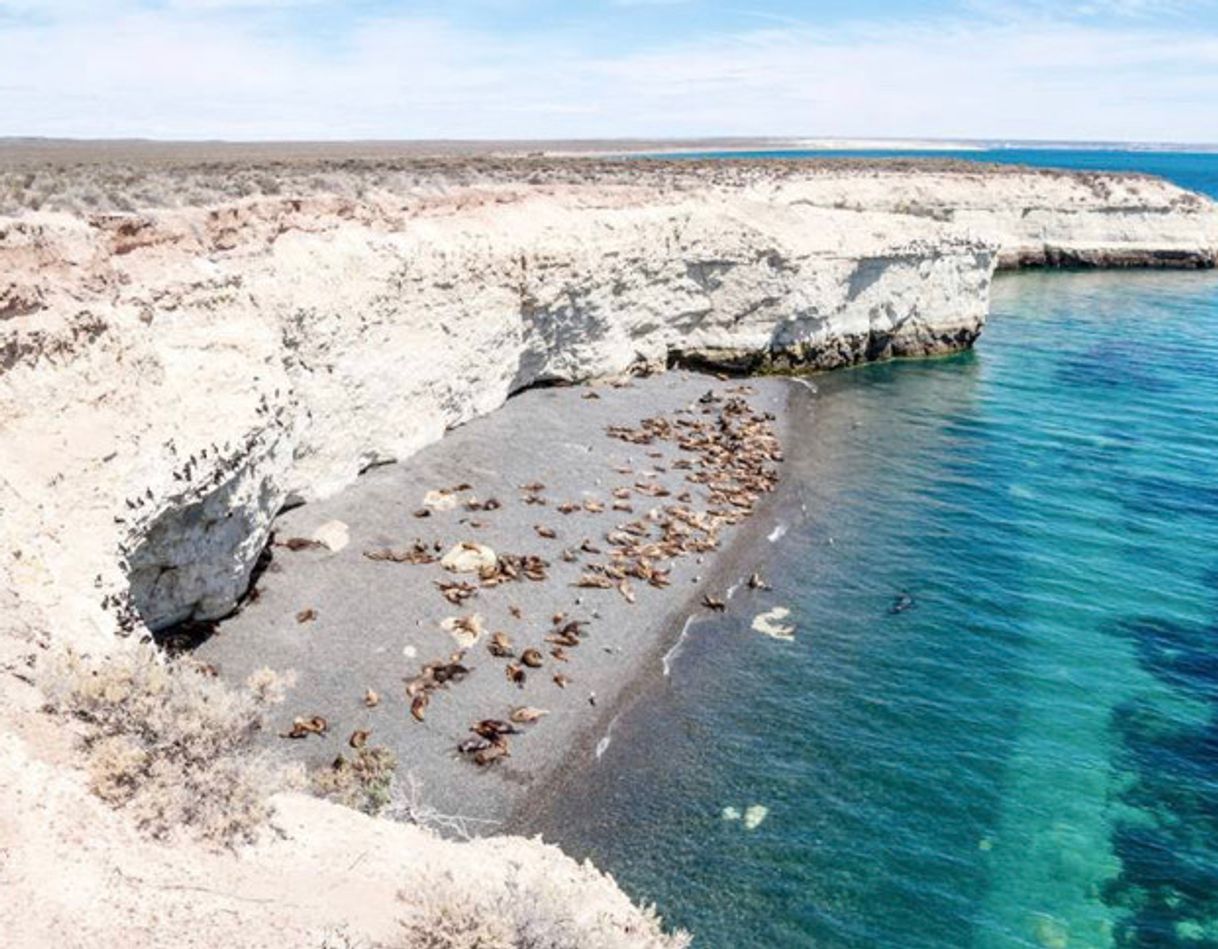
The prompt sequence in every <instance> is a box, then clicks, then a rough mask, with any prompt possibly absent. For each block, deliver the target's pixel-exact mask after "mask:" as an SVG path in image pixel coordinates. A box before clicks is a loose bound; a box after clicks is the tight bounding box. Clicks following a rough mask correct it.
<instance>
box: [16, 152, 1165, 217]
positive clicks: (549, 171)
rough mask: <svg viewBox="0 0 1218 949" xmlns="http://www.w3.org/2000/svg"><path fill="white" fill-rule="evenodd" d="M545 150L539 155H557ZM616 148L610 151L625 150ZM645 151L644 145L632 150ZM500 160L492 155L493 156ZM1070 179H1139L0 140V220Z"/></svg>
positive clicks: (1101, 187) (878, 166) (963, 165)
mask: <svg viewBox="0 0 1218 949" xmlns="http://www.w3.org/2000/svg"><path fill="white" fill-rule="evenodd" d="M558 144H559V143H550V145H549V146H547V147H556V146H557V145H558ZM629 145H630V143H626V142H618V143H615V144H612V145H610V146H609V148H610V150H611V151H612V150H615V149H619V148H620V149H626V148H628V147H629ZM634 145H635V146H642V145H643V143H634ZM496 152H498V154H497V153H496ZM826 171H827V172H832V173H847V172H858V173H865V174H870V175H873V174H876V173H886V172H896V173H910V172H917V173H964V174H969V175H978V174H985V175H1005V174H1034V175H1043V176H1052V177H1062V176H1069V177H1073V178H1076V179H1078V180H1080V181H1081V182H1082V183H1083V184H1085V185H1087V186H1088V187H1090V188H1092V190H1093V191H1095V193H1096V194H1097V196H1100V197H1104V196H1105V194H1106V191H1107V189H1108V187H1109V185H1108V183H1109V181H1111V180H1112V179H1114V178H1122V179H1125V180H1133V179H1135V178H1141V179H1145V178H1146V176H1144V175H1138V174H1136V173H1121V172H1116V173H1111V174H1110V173H1104V174H1103V175H1099V174H1095V173H1091V172H1062V171H1058V170H1054V169H1044V168H1037V169H1030V168H1021V167H1019V166H1015V165H987V164H983V163H979V162H966V161H960V160H954V159H944V158H884V159H866V158H818V159H792V160H784V159H731V160H710V161H705V160H697V159H678V160H664V159H659V158H647V159H640V158H635V159H626V158H614V159H606V158H601V157H597V156H595V155H587V156H583V157H560V156H545V155H540V154H537V153H535V151H534V149H533V148H530V147H528V146H527V145H525V143H516V145H515V147H513V145H512V143H501V145H500V146H495V145H491V144H483V145H471V146H469V147H462V146H460V145H458V144H457V143H431V144H430V145H427V144H421V145H411V144H410V143H396V144H394V143H381V144H379V145H378V144H376V143H356V142H347V143H328V144H321V143H313V144H309V143H295V144H293V143H278V144H275V143H264V144H250V145H246V146H240V145H233V144H229V145H219V144H213V145H208V144H205V143H122V142H113V143H41V144H39V143H26V144H22V143H14V142H12V141H7V142H6V141H4V140H0V214H4V215H17V214H20V213H21V212H23V211H38V210H45V211H66V212H70V213H75V214H82V215H88V214H93V213H116V212H117V213H129V212H133V211H142V210H151V209H155V208H175V207H191V206H195V207H209V206H216V205H223V204H230V203H232V202H234V201H238V200H241V199H245V198H258V197H262V198H268V197H274V196H282V197H304V196H310V195H337V196H341V197H343V198H348V199H351V200H360V199H363V198H366V197H368V196H370V195H372V194H377V193H380V194H384V195H389V196H393V197H395V198H406V199H411V198H413V199H416V200H419V201H426V200H428V199H430V198H434V197H436V196H438V195H443V194H446V193H448V192H450V191H451V190H452V189H453V188H460V187H477V186H486V187H491V188H494V187H497V186H504V185H511V186H521V185H525V184H527V185H530V186H539V187H555V186H557V187H561V186H568V185H584V184H589V183H595V184H596V185H598V186H611V185H614V184H617V185H624V186H637V185H643V186H647V187H653V188H659V189H661V190H677V191H680V190H685V189H688V188H705V187H715V186H721V187H738V186H740V185H742V184H747V183H749V182H752V181H773V180H774V179H776V178H782V177H787V176H793V177H803V176H806V175H808V174H812V173H817V172H826Z"/></svg>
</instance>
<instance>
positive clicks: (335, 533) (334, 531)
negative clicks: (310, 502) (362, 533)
mask: <svg viewBox="0 0 1218 949" xmlns="http://www.w3.org/2000/svg"><path fill="white" fill-rule="evenodd" d="M313 540H315V541H317V542H319V543H322V544H325V545H326V547H328V548H329V549H330V550H332V551H334V552H335V553H338V551H340V550H342V549H343V548H344V547H346V546H347V544H349V543H350V542H351V532H350V531H349V530H348V528H347V525H346V524H345V523H344V522H343V521H337V520H335V521H326V522H325V523H324V524H322V525H321V527H319V528H317V530H315V531H313Z"/></svg>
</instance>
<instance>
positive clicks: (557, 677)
mask: <svg viewBox="0 0 1218 949" xmlns="http://www.w3.org/2000/svg"><path fill="white" fill-rule="evenodd" d="M570 681H571V679H570V678H569V677H568V676H565V675H563V674H562V673H561V672H556V673H555V674H554V684H555V685H556V686H558V687H559V688H560V689H565V688H566V687H567V683H568V682H570Z"/></svg>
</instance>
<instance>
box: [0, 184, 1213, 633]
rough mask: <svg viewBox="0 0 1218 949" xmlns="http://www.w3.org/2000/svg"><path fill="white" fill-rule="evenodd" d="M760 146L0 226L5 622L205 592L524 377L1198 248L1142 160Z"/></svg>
mask: <svg viewBox="0 0 1218 949" xmlns="http://www.w3.org/2000/svg"><path fill="white" fill-rule="evenodd" d="M758 167H759V166H745V167H744V170H741V171H740V172H739V174H738V175H737V176H736V178H735V180H734V181H733V182H731V183H728V184H725V183H724V182H723V181H722V180H719V179H716V180H713V181H710V182H708V183H706V184H701V183H700V182H699V178H698V175H697V174H696V173H695V172H690V173H689V174H687V175H686V176H685V177H683V178H681V179H680V180H679V181H678V186H675V187H674V186H672V184H671V183H669V184H668V185H667V186H664V187H660V186H658V185H656V184H654V183H648V182H646V181H643V182H639V181H631V180H622V181H616V182H608V183H596V182H593V183H586V184H551V185H545V186H528V185H521V184H512V183H503V182H487V183H485V184H481V185H479V184H469V185H465V186H462V187H459V188H452V189H449V191H448V193H446V194H442V195H439V196H436V195H435V194H430V195H427V196H419V195H406V196H403V195H401V194H397V193H392V192H385V191H383V192H375V193H371V194H369V195H366V196H365V197H364V198H363V199H362V200H351V199H347V198H344V197H337V196H332V195H330V196H328V195H317V194H313V195H302V196H300V197H288V198H264V199H256V200H250V201H246V202H241V203H237V204H230V205H225V206H220V207H213V208H191V207H187V208H179V209H168V210H159V211H149V212H144V213H139V214H125V215H98V216H94V217H91V218H90V217H82V216H76V215H69V214H62V213H47V212H40V213H36V214H25V215H22V216H19V217H14V218H8V219H4V220H2V221H0V273H2V274H3V278H2V279H0V331H2V332H3V344H2V348H0V523H3V525H4V528H3V529H4V545H3V550H2V551H0V558H2V559H0V588H2V589H3V590H4V591H5V592H4V597H5V601H6V602H4V603H0V606H3V607H4V609H3V611H2V614H0V615H3V616H4V620H3V623H4V626H5V627H6V628H7V629H9V630H10V631H12V630H15V631H17V632H19V633H25V634H26V635H28V636H35V637H46V636H48V635H51V636H53V637H56V638H59V639H60V640H64V641H71V642H74V643H77V644H80V645H94V646H104V645H105V643H106V642H107V641H109V639H110V637H112V635H113V634H114V632H115V631H116V630H122V631H128V632H129V631H131V630H134V629H142V628H143V627H144V626H145V625H146V626H148V627H152V628H159V627H163V626H165V625H168V624H172V623H174V622H177V621H180V620H184V619H188V618H196V619H206V618H213V617H218V616H222V615H223V614H224V613H226V612H227V611H229V610H231V609H232V607H233V605H234V604H235V603H236V601H237V598H238V597H239V596H240V595H241V593H242V591H243V590H244V588H245V586H246V585H247V582H248V577H249V573H250V570H251V569H252V567H253V565H254V563H255V560H256V558H257V556H258V554H259V552H260V550H261V549H262V547H263V546H264V544H265V542H266V539H267V536H268V532H269V530H270V525H271V521H272V519H273V517H274V516H275V514H276V512H277V511H278V510H280V508H281V507H282V506H283V505H284V504H285V503H289V502H292V501H296V500H305V501H307V500H310V499H313V498H318V497H322V496H326V495H328V494H331V493H333V492H335V491H337V490H339V489H341V488H342V487H343V486H344V485H346V484H349V483H350V482H351V481H352V480H353V479H354V478H355V477H356V476H357V475H358V474H359V472H360V471H361V470H362V469H363V468H365V467H367V466H368V465H370V464H374V463H377V462H382V461H387V460H391V459H400V458H404V457H406V456H408V455H409V454H411V453H412V452H414V451H416V450H418V449H419V448H420V447H422V446H423V445H426V444H427V443H429V442H431V441H433V440H435V439H437V438H439V437H440V436H441V435H442V434H443V432H444V431H445V430H446V429H447V428H449V427H451V426H453V425H458V424H460V423H462V422H464V421H466V420H468V419H470V418H472V417H474V416H476V415H479V414H482V413H485V412H489V411H491V410H493V409H494V408H495V407H496V406H498V405H500V404H501V403H502V402H503V400H504V399H506V398H507V397H508V396H509V395H510V394H511V393H512V392H513V391H516V390H518V389H520V388H522V387H525V386H528V385H531V384H534V383H538V382H548V381H576V380H580V379H587V378H591V377H595V376H603V375H610V374H615V373H620V372H623V371H627V370H630V369H636V368H641V367H650V368H662V367H663V366H664V365H665V364H666V363H668V362H669V361H670V360H673V359H684V360H689V361H707V362H711V363H714V364H719V365H731V366H737V367H741V368H756V367H766V366H774V367H778V368H785V367H796V366H808V367H812V368H832V367H835V366H840V365H848V364H851V363H856V362H860V361H865V360H872V359H882V358H888V357H892V356H908V355H923V354H934V353H943V352H950V351H953V350H955V349H959V348H963V347H966V346H968V345H970V344H971V343H972V341H973V340H974V339H975V338H976V336H977V334H978V333H979V332H980V330H981V327H982V325H983V323H984V320H985V315H986V309H987V305H988V289H989V284H990V279H991V275H992V272H993V270H994V268H995V266H996V265H997V264H998V263H999V262H1000V261H1001V262H1003V263H1004V264H1006V265H1017V264H1021V263H1022V264H1026V263H1063V262H1070V263H1092V264H1105V265H1142V266H1168V265H1170V266H1203V265H1212V264H1213V261H1214V255H1215V248H1218V213H1216V212H1215V209H1214V207H1213V205H1211V204H1210V203H1209V202H1207V201H1204V200H1203V199H1200V198H1197V197H1196V196H1193V195H1190V194H1188V193H1186V192H1183V191H1181V190H1179V189H1177V188H1174V187H1172V186H1170V185H1167V184H1164V183H1162V182H1158V181H1155V180H1153V179H1147V178H1142V177H1126V176H1107V177H1106V176H1096V175H1079V176H1073V175H1063V174H1058V173H1053V174H1048V173H1041V172H1026V173H1013V172H1002V173H987V172H943V171H941V172H935V173H933V174H931V173H915V172H904V171H890V172H884V171H874V172H868V171H860V170H857V169H855V170H851V171H849V172H838V173H835V174H834V173H827V172H824V171H816V172H809V173H807V174H803V175H800V174H793V173H784V174H781V175H770V174H767V173H766V172H765V171H764V169H762V170H757V169H758ZM0 631H3V630H0Z"/></svg>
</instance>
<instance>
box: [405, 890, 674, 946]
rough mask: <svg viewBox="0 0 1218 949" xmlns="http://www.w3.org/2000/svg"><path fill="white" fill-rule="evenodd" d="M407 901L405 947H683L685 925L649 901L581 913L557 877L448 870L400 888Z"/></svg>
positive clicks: (574, 899) (577, 901) (580, 908)
mask: <svg viewBox="0 0 1218 949" xmlns="http://www.w3.org/2000/svg"><path fill="white" fill-rule="evenodd" d="M399 898H400V899H401V900H402V901H403V902H406V903H408V904H410V910H409V913H408V914H407V916H406V918H405V919H404V921H403V928H404V938H403V942H402V946H403V947H404V949H407V947H408V949H585V947H586V949H592V947H596V949H619V947H620V949H627V947H629V949H684V947H686V946H688V945H690V937H689V935H688V934H687V933H684V932H677V933H671V934H669V933H665V932H664V931H663V928H662V927H661V924H660V919H659V917H658V916H657V915H656V914H655V911H654V910H653V909H650V908H643V909H635V908H633V907H631V909H630V912H629V914H626V915H617V914H611V913H607V912H602V913H584V912H581V910H583V909H584V908H585V907H584V906H582V905H580V901H579V899H578V896H577V894H576V893H574V892H573V891H572V890H571V889H570V888H569V887H567V886H564V885H563V883H562V882H560V881H558V880H550V879H548V878H542V882H541V883H540V885H538V884H537V883H536V882H534V883H532V884H530V885H523V886H521V885H514V881H512V880H510V879H509V880H506V881H505V880H499V879H489V878H488V879H481V880H474V881H467V880H458V879H456V878H452V877H450V878H448V879H445V880H444V881H443V884H442V885H438V886H433V887H430V888H429V889H428V891H427V892H414V893H405V892H403V893H401V894H399Z"/></svg>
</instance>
